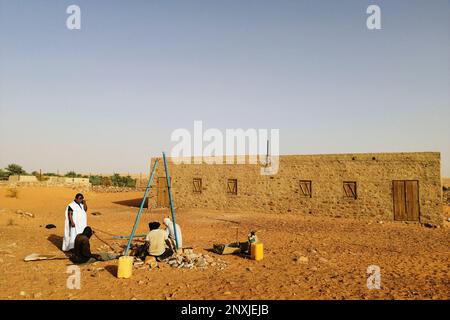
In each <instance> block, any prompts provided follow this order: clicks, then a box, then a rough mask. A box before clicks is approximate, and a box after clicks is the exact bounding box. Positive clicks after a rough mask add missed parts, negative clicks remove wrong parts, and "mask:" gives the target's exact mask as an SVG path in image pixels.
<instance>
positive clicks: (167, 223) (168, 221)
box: [164, 218, 172, 227]
mask: <svg viewBox="0 0 450 320" xmlns="http://www.w3.org/2000/svg"><path fill="white" fill-rule="evenodd" d="M164 224H165V225H166V227H168V226H170V225H171V224H172V221H171V220H170V218H164Z"/></svg>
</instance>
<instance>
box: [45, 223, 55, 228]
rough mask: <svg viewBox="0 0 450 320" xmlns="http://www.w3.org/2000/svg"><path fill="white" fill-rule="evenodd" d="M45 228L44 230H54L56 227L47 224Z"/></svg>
mask: <svg viewBox="0 0 450 320" xmlns="http://www.w3.org/2000/svg"><path fill="white" fill-rule="evenodd" d="M45 228H46V229H54V228H56V226H55V225H54V224H51V223H50V224H47V225H46V226H45Z"/></svg>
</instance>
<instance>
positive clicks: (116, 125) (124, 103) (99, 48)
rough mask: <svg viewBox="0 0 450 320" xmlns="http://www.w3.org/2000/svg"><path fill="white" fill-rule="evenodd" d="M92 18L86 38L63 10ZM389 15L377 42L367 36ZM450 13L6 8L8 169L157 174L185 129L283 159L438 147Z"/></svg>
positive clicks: (4, 160) (445, 105)
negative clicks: (373, 16)
mask: <svg viewBox="0 0 450 320" xmlns="http://www.w3.org/2000/svg"><path fill="white" fill-rule="evenodd" d="M70 4H77V5H79V6H80V7H81V11H82V17H81V21H82V22H81V27H82V29H81V30H75V31H70V30H68V29H67V28H66V24H65V21H66V18H67V16H68V14H66V8H67V6H68V5H70ZM369 4H378V5H379V6H380V7H381V10H382V11H381V13H382V30H376V31H370V30H368V29H367V28H366V18H367V14H366V8H367V6H368V5H369ZM449 13H450V11H449V1H448V0H447V1H439V0H434V1H425V0H423V1H410V0H408V1H406V0H405V1H400V0H397V1H377V0H372V1H361V0H355V1H279V0H278V1H257V0H254V1H250V0H240V1H236V0H234V1H233V0H231V1H230V0H228V1H213V0H210V1H189V0H184V1H162V0H161V1H80V0H72V1H61V0H59V1H57V0H45V1H44V0H32V1H31V0H28V1H19V0H0V167H4V166H5V165H7V164H8V163H11V162H16V163H20V164H22V165H23V166H24V167H25V169H27V170H28V171H32V170H39V169H42V170H44V171H56V170H59V171H60V172H64V171H67V170H72V169H73V170H76V171H81V172H113V171H115V172H130V173H132V172H136V173H137V172H146V171H148V160H149V158H150V157H151V156H154V155H160V152H161V150H166V151H168V152H169V151H170V148H171V147H172V146H173V143H171V142H170V134H171V132H172V131H173V130H175V129H177V128H182V127H183V128H187V129H190V130H193V121H194V120H202V121H203V124H204V127H205V128H211V127H214V128H219V129H225V128H267V129H270V128H278V129H280V148H281V153H282V154H314V153H348V152H396V151H440V152H441V153H442V172H443V175H446V176H450V143H449V137H450V129H449V123H450V104H449V87H450V86H449V51H450V50H449Z"/></svg>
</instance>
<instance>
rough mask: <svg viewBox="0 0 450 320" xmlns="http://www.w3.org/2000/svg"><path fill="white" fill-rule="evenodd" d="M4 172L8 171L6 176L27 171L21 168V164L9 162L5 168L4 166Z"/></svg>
mask: <svg viewBox="0 0 450 320" xmlns="http://www.w3.org/2000/svg"><path fill="white" fill-rule="evenodd" d="M5 170H6V172H7V173H8V176H11V175H24V174H27V172H26V171H25V170H23V168H22V166H20V165H18V164H16V163H11V164H9V165H8V166H7V167H6V168H5Z"/></svg>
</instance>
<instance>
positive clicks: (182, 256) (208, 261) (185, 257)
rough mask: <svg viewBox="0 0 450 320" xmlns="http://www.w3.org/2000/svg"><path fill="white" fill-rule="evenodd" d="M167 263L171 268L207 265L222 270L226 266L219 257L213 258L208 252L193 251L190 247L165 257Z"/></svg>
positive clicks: (190, 267)
mask: <svg viewBox="0 0 450 320" xmlns="http://www.w3.org/2000/svg"><path fill="white" fill-rule="evenodd" d="M167 263H168V264H169V265H170V266H171V267H172V268H185V269H195V268H200V269H206V268H208V267H216V268H219V269H220V270H223V269H225V268H226V267H227V266H228V264H227V262H225V261H223V260H221V259H216V260H214V258H213V257H211V256H210V255H208V254H201V253H194V251H193V250H192V249H185V250H184V252H183V253H179V254H177V255H175V256H173V257H170V258H169V259H167Z"/></svg>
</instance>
